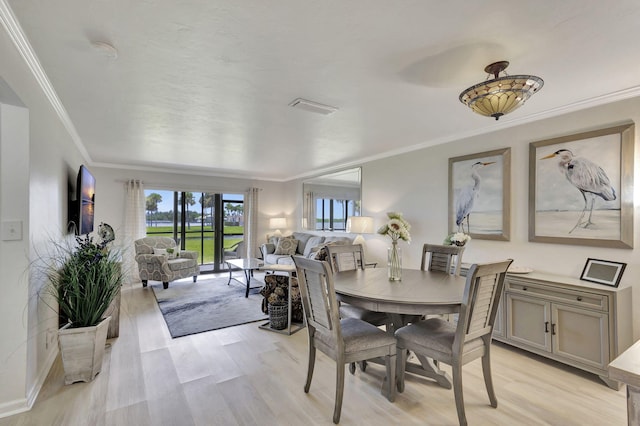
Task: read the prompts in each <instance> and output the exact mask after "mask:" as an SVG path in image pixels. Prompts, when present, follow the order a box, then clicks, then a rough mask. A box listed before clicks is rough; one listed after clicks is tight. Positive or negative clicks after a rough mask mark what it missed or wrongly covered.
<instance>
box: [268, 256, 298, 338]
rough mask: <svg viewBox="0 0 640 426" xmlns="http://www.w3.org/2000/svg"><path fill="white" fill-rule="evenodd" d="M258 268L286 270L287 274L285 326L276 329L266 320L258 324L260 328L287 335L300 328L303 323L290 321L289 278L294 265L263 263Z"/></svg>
mask: <svg viewBox="0 0 640 426" xmlns="http://www.w3.org/2000/svg"><path fill="white" fill-rule="evenodd" d="M258 269H259V270H261V271H271V272H286V273H287V275H289V290H288V291H287V304H288V305H287V307H288V313H287V327H286V328H285V329H283V330H276V329H275V328H271V324H270V323H269V322H266V323H264V324H262V325H260V328H261V329H263V330H269V331H274V332H276V333H280V334H286V335H288V336H290V335H292V334H293V333H295V332H297V331H300V330H302V329H303V328H304V326H305V325H304V323H294V324H292V323H291V278H292V277H293V273H294V272H295V270H296V267H295V266H293V265H278V264H265V265H263V266H261V267H260V268H258Z"/></svg>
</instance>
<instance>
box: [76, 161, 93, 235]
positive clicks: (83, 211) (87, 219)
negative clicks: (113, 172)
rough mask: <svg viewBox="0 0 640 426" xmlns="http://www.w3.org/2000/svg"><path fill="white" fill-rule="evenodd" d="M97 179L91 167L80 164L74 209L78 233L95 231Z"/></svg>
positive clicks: (83, 233)
mask: <svg viewBox="0 0 640 426" xmlns="http://www.w3.org/2000/svg"><path fill="white" fill-rule="evenodd" d="M95 193H96V179H95V178H94V177H93V175H92V174H91V172H90V171H89V169H87V168H86V167H85V166H80V170H79V171H78V180H77V183H76V201H75V203H74V206H73V207H74V208H73V209H72V215H73V218H72V222H74V224H75V232H76V234H77V235H85V234H88V233H90V232H93V209H94V204H95V196H96V195H95Z"/></svg>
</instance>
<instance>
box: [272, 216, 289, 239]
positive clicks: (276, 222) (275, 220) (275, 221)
mask: <svg viewBox="0 0 640 426" xmlns="http://www.w3.org/2000/svg"><path fill="white" fill-rule="evenodd" d="M269 228H270V229H275V231H273V233H272V234H271V235H272V236H274V237H282V232H281V231H280V228H282V229H286V228H287V218H285V217H272V218H271V219H269Z"/></svg>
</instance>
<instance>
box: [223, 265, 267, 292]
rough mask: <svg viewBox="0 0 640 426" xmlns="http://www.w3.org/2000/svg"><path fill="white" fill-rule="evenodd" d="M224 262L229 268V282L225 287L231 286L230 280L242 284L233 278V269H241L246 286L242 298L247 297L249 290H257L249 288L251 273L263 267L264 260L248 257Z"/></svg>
mask: <svg viewBox="0 0 640 426" xmlns="http://www.w3.org/2000/svg"><path fill="white" fill-rule="evenodd" d="M225 262H226V263H227V266H228V267H229V281H228V282H227V285H229V284H231V280H236V281H238V282H239V283H241V284H244V283H243V282H242V281H240V280H239V279H237V278H236V277H234V276H233V269H234V268H237V269H242V271H243V272H244V277H245V282H246V285H247V291H246V292H245V295H244V297H249V289H252V288H259V287H251V286H250V285H251V278H252V277H253V271H256V270H258V269H261V268H262V267H263V266H264V260H262V259H256V258H253V257H250V258H243V259H230V260H226V261H225ZM260 287H262V286H260Z"/></svg>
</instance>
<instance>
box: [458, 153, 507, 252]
mask: <svg viewBox="0 0 640 426" xmlns="http://www.w3.org/2000/svg"><path fill="white" fill-rule="evenodd" d="M510 184H511V148H503V149H498V150H495V151H487V152H481V153H478V154H471V155H464V156H461V157H454V158H449V232H464V233H465V234H468V235H470V236H471V238H477V239H483V240H502V241H509V227H510V205H511V200H510Z"/></svg>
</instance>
